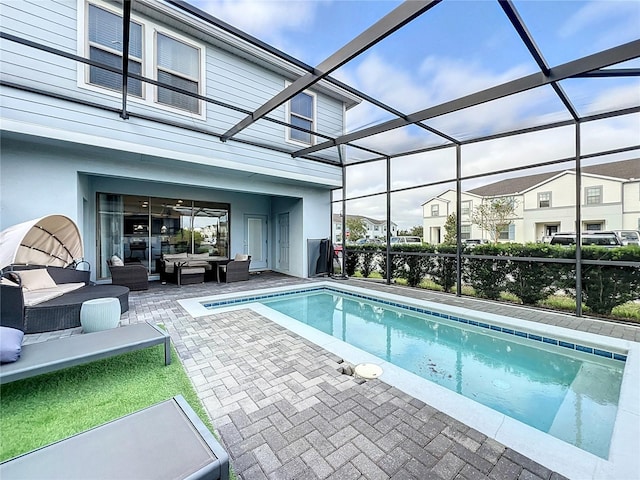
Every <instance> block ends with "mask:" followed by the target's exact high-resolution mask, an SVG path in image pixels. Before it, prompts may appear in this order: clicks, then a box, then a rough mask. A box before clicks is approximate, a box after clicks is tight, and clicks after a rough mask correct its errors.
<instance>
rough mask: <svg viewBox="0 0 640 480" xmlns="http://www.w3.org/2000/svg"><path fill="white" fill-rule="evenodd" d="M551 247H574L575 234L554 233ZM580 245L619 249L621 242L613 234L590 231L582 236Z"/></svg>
mask: <svg viewBox="0 0 640 480" xmlns="http://www.w3.org/2000/svg"><path fill="white" fill-rule="evenodd" d="M549 243H551V245H575V244H576V234H575V233H556V234H555V235H554V236H553V237H552V238H551V242H549ZM582 245H598V246H601V247H621V246H622V245H623V243H622V240H621V239H620V237H618V235H617V234H616V233H615V232H605V231H590V232H585V233H583V234H582Z"/></svg>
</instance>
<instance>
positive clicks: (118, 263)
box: [111, 255, 124, 267]
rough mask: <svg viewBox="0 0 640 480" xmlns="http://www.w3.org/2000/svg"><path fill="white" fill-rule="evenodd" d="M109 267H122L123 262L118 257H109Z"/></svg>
mask: <svg viewBox="0 0 640 480" xmlns="http://www.w3.org/2000/svg"><path fill="white" fill-rule="evenodd" d="M111 265H112V266H114V267H124V262H123V261H122V259H121V258H120V257H119V256H117V255H114V256H113V257H111Z"/></svg>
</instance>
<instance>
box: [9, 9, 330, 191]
mask: <svg viewBox="0 0 640 480" xmlns="http://www.w3.org/2000/svg"><path fill="white" fill-rule="evenodd" d="M76 8H77V3H76V1H75V0H66V1H65V0H58V1H56V0H37V1H34V0H23V1H20V2H5V3H3V5H2V26H3V31H5V32H8V33H13V34H15V35H18V36H21V37H24V38H27V39H30V40H33V41H36V42H39V43H43V44H46V45H51V46H53V47H55V48H59V49H61V50H64V51H67V52H70V53H74V54H75V53H77V51H76V49H77V39H76V36H77V33H76V30H77V20H76V17H77V15H78V13H77V12H76ZM153 21H154V22H155V23H157V21H156V20H153ZM166 28H167V29H168V30H171V28H170V27H166ZM0 45H1V52H0V53H1V54H2V59H3V68H2V73H1V75H2V79H3V80H4V81H7V82H13V83H16V84H20V85H24V86H27V87H31V88H37V89H41V90H45V91H48V92H51V93H55V94H59V95H65V96H69V97H72V98H76V99H79V100H83V101H89V102H95V103H99V104H102V105H105V106H109V107H111V108H119V107H120V104H121V100H120V97H119V96H118V95H117V94H116V93H112V92H108V91H101V90H97V91H94V90H91V89H86V88H80V87H79V86H78V84H77V75H78V74H77V72H78V69H81V71H82V70H84V69H85V67H84V66H83V65H80V64H76V62H73V61H71V60H67V59H63V58H60V57H56V56H54V55H51V54H48V53H44V52H40V51H38V50H35V49H32V48H28V47H25V46H22V45H19V44H15V43H13V42H7V41H2V43H1V44H0ZM284 82H285V77H284V76H283V75H281V74H278V73H276V72H274V71H272V70H268V69H266V68H264V67H262V66H260V65H258V64H256V63H253V62H251V61H249V60H247V59H245V58H241V57H239V56H235V55H233V54H232V53H230V52H228V51H226V50H222V49H220V48H218V47H215V46H213V45H207V47H206V91H205V94H206V95H207V96H209V97H211V98H213V99H217V100H221V101H223V102H227V103H230V104H233V105H237V106H239V107H241V108H245V109H247V110H254V109H255V108H257V107H259V106H260V105H262V104H263V103H265V102H266V101H267V100H268V99H270V98H271V97H272V96H273V95H275V94H276V93H277V92H279V91H280V90H282V89H283V88H284ZM3 95H6V98H5V99H3V101H4V103H5V107H6V113H7V115H8V118H12V119H16V120H20V121H25V122H29V123H34V124H36V125H37V124H41V125H43V126H47V127H55V128H58V129H71V131H74V132H79V133H85V134H87V135H94V136H99V137H105V141H109V139H113V140H118V141H125V142H134V143H135V142H139V143H140V144H142V145H147V146H155V147H160V148H167V149H168V150H177V149H184V152H185V153H189V154H194V155H204V156H210V155H211V154H212V153H216V154H217V153H219V154H221V155H227V156H229V158H232V157H233V158H236V159H237V160H238V162H239V163H240V164H241V165H242V168H246V166H247V165H248V166H249V167H250V166H251V165H254V166H256V167H264V166H270V167H273V169H274V174H276V175H282V176H284V177H287V173H288V172H293V173H296V172H300V171H305V172H307V173H308V172H311V174H312V175H313V174H315V173H317V174H318V177H319V178H321V177H322V176H325V177H326V178H330V179H332V180H335V179H336V178H337V176H339V174H338V175H337V174H336V173H335V172H334V171H333V170H331V169H329V170H328V167H326V166H322V165H316V164H315V163H313V162H305V161H302V162H301V161H299V160H295V161H294V160H293V159H291V158H290V157H289V156H284V155H281V154H273V152H266V151H265V152H261V151H258V150H257V149H255V148H250V147H246V146H243V145H239V144H234V145H233V147H230V146H229V145H231V144H228V145H220V142H219V141H217V140H215V139H213V138H207V137H206V136H205V135H201V134H194V133H192V132H189V131H181V130H179V129H176V128H172V127H166V126H163V125H160V124H152V123H145V122H141V121H136V120H135V119H131V120H129V121H123V120H121V119H120V118H119V117H118V116H117V115H114V114H112V113H108V112H104V111H99V110H96V109H87V108H86V107H83V106H81V105H77V104H72V103H66V104H65V103H64V102H60V101H57V100H54V99H47V98H45V97H33V96H30V95H26V94H23V93H18V92H15V91H11V90H10V89H3ZM317 98H318V108H317V128H318V130H319V132H321V133H325V134H330V135H335V134H336V133H338V132H341V130H342V104H341V103H340V102H339V101H338V100H335V99H333V98H330V97H328V96H326V95H322V94H318V96H317ZM22 102H25V103H22ZM128 108H129V110H130V112H132V113H139V114H143V115H147V116H150V117H161V118H163V119H167V120H170V121H173V122H177V123H183V124H187V125H193V126H195V127H197V128H202V129H206V130H208V131H210V132H211V133H214V134H221V133H224V132H225V131H226V130H227V129H228V128H230V127H231V126H232V125H234V124H235V123H236V122H238V121H239V120H241V119H242V118H243V117H244V114H243V113H240V112H236V111H233V110H230V109H226V108H223V107H220V106H217V105H213V104H211V103H207V104H206V107H205V108H206V120H202V119H201V118H197V117H191V116H189V115H184V114H181V113H179V112H173V111H167V110H166V109H159V108H156V107H155V106H154V105H152V104H148V103H140V102H137V101H136V100H134V99H131V100H130V101H129V103H128ZM270 116H272V117H274V118H278V119H280V120H284V107H280V108H278V109H276V110H275V111H273V112H272V113H271V114H270ZM285 137H286V131H285V127H284V126H282V125H278V124H275V123H271V122H267V121H264V120H263V121H260V122H257V123H256V124H254V125H252V126H251V127H250V128H248V129H246V130H245V131H243V132H241V133H240V134H239V135H238V138H239V139H245V140H249V141H252V142H257V143H261V144H266V145H270V146H276V147H279V148H286V149H288V150H290V151H293V150H296V149H298V148H300V147H299V146H296V145H292V144H288V143H287V142H286V141H285ZM322 156H323V157H326V158H331V159H337V152H336V151H335V149H332V150H331V151H328V152H323V153H322ZM279 157H282V158H279ZM334 170H335V169H334ZM330 183H332V182H330Z"/></svg>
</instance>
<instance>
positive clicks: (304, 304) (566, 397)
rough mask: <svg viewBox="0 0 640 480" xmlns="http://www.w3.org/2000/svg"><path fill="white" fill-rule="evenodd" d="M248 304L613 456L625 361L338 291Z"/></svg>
mask: <svg viewBox="0 0 640 480" xmlns="http://www.w3.org/2000/svg"><path fill="white" fill-rule="evenodd" d="M247 300H249V299H247ZM250 301H258V302H260V303H262V304H264V305H267V306H268V307H269V308H272V309H274V310H276V311H278V312H281V313H282V314H285V315H287V316H289V317H291V318H294V319H296V320H298V321H300V322H304V323H305V324H308V325H310V326H312V327H314V328H316V329H318V330H320V331H322V332H324V333H327V334H329V335H332V336H334V337H336V338H339V339H340V340H343V341H345V342H347V343H349V344H351V345H354V346H355V347H358V348H360V349H362V350H365V351H367V352H369V353H371V354H373V355H376V356H378V357H379V358H382V359H384V360H386V361H388V362H390V363H393V364H395V365H397V366H399V367H402V368H404V369H406V370H409V371H411V372H413V373H415V374H417V375H419V376H421V377H423V378H425V379H427V380H430V381H432V382H435V383H437V384H439V385H441V386H443V387H446V388H448V389H450V390H452V391H454V392H457V393H459V394H461V395H464V396H465V397H468V398H470V399H473V400H475V401H477V402H480V403H482V404H484V405H486V406H488V407H490V408H493V409H495V410H497V411H499V412H501V413H504V414H506V415H508V416H510V417H512V418H515V419H517V420H519V421H521V422H524V423H526V424H528V425H530V426H532V427H535V428H537V429H539V430H542V431H544V432H547V433H549V434H550V435H553V436H555V437H557V438H560V439H562V440H564V441H566V442H568V443H571V444H573V445H576V446H577V447H579V448H581V449H583V450H586V451H588V452H591V453H593V454H595V455H598V456H599V457H602V458H605V459H606V458H607V457H608V453H609V444H610V440H611V434H612V431H613V425H614V422H615V417H616V412H617V405H618V397H619V393H620V385H621V382H622V375H623V370H624V362H622V361H619V360H615V359H610V358H601V357H600V356H598V355H595V354H593V353H592V354H586V353H583V352H581V351H575V350H570V351H569V350H567V349H566V348H562V347H560V346H556V345H549V344H545V343H543V342H535V341H532V340H528V339H523V338H520V337H518V336H516V335H513V334H511V335H509V334H506V333H502V332H500V331H494V330H491V329H487V328H486V326H485V328H482V327H479V326H474V325H468V324H461V323H460V322H456V321H451V320H446V319H443V318H437V317H434V316H431V315H425V314H423V313H417V312H412V311H407V310H406V309H399V308H396V307H392V306H389V305H384V304H381V303H378V302H375V301H371V300H364V299H361V298H354V297H351V296H349V295H348V294H346V295H342V294H340V293H337V292H334V291H325V290H319V291H311V292H305V293H302V294H291V295H284V296H282V295H280V296H277V297H275V298H262V299H254V298H252V299H250ZM233 303H236V302H233ZM498 330H499V329H498Z"/></svg>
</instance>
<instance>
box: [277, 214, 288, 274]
mask: <svg viewBox="0 0 640 480" xmlns="http://www.w3.org/2000/svg"><path fill="white" fill-rule="evenodd" d="M278 269H280V270H281V271H283V272H286V271H288V270H289V214H288V213H281V214H280V215H278Z"/></svg>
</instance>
